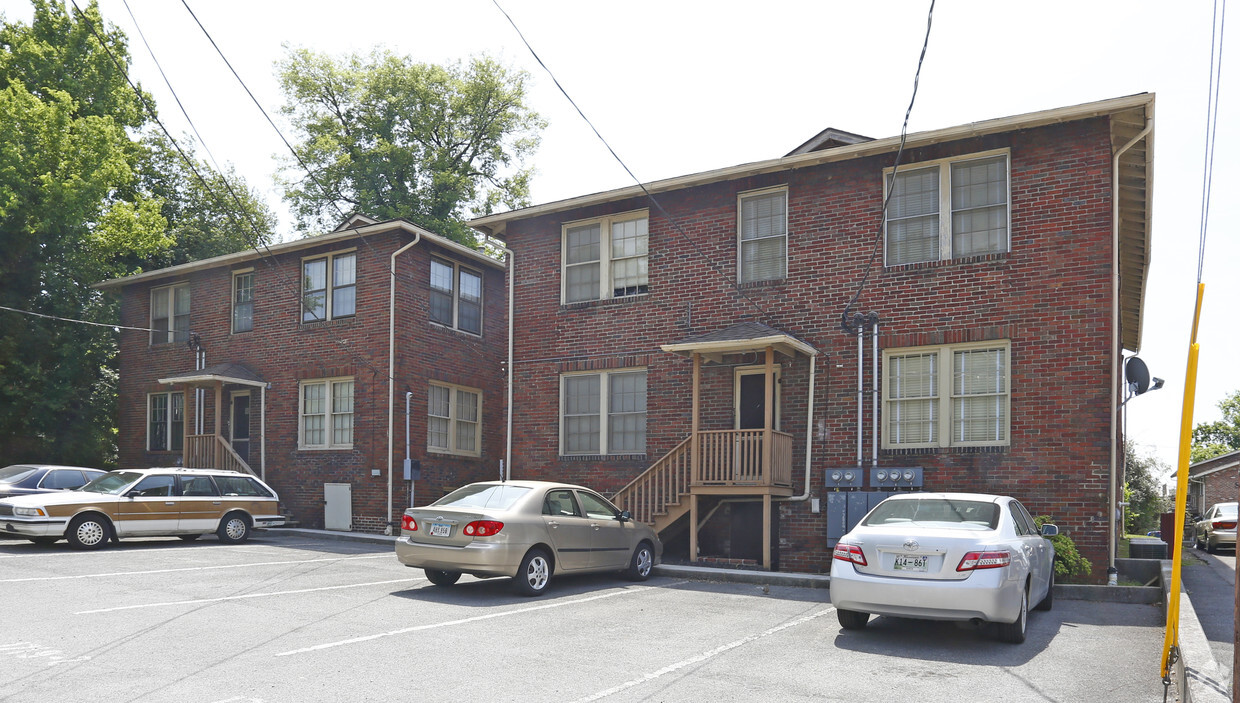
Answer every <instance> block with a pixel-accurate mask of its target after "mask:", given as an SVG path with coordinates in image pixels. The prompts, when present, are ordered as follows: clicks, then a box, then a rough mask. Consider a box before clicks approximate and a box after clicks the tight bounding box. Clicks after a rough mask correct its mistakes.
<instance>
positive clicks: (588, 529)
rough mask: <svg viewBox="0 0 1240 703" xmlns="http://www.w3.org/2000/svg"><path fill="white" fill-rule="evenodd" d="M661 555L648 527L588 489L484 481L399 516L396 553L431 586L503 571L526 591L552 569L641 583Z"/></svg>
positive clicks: (536, 589)
mask: <svg viewBox="0 0 1240 703" xmlns="http://www.w3.org/2000/svg"><path fill="white" fill-rule="evenodd" d="M662 555H663V543H662V542H660V541H659V538H658V536H657V535H655V533H654V530H653V529H651V527H650V526H649V525H646V524H644V523H640V522H635V521H634V520H633V518H632V516H630V515H629V513H628V511H621V510H620V509H619V508H617V507H616V506H615V505H613V504H612V503H611V501H609V500H607V499H606V498H604V497H603V496H601V495H599V494H598V493H595V492H594V491H591V490H590V489H588V488H583V487H581V486H574V485H571V484H565V483H550V482H545V481H503V482H501V481H489V482H483V483H472V484H470V485H468V486H464V487H462V488H459V489H457V490H455V491H453V492H452V493H449V494H448V495H446V496H444V497H443V498H440V499H439V500H437V501H435V502H434V503H431V504H430V505H428V506H425V507H421V508H409V509H408V510H406V511H405V514H404V516H403V517H402V518H401V530H400V539H398V540H397V541H396V557H397V558H398V559H399V560H400V562H401V563H402V564H404V565H405V566H411V567H418V568H422V569H424V570H425V572H426V578H427V579H428V580H429V581H430V582H431V583H433V584H435V585H437V586H450V585H452V584H454V583H456V582H457V580H458V579H460V577H461V574H471V575H473V576H478V577H482V578H486V577H491V576H511V577H512V578H513V585H514V587H515V588H516V591H517V592H518V593H520V594H523V595H529V596H534V595H538V594H540V593H542V592H543V591H544V590H546V588H547V586H548V585H549V584H550V583H551V577H552V575H559V574H581V573H588V572H597V571H623V572H624V573H625V575H626V576H628V577H629V578H630V579H633V580H636V581H644V580H646V579H647V578H648V577H649V576H650V570H651V569H652V568H653V567H654V565H655V564H657V563H658V562H659V559H660V558H662Z"/></svg>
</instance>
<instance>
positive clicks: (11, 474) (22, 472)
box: [0, 464, 38, 483]
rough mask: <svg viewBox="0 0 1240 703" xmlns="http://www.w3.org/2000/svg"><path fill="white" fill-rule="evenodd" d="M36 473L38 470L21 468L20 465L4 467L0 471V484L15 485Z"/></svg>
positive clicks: (29, 467)
mask: <svg viewBox="0 0 1240 703" xmlns="http://www.w3.org/2000/svg"><path fill="white" fill-rule="evenodd" d="M36 471H38V469H36V468H35V467H33V466H23V465H21V464H14V465H12V466H6V467H4V468H3V469H0V483H17V482H18V481H21V480H22V479H24V478H26V477H27V476H29V475H30V474H32V473H34V472H36Z"/></svg>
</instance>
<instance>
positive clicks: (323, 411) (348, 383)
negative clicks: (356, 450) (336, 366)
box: [298, 378, 353, 449]
mask: <svg viewBox="0 0 1240 703" xmlns="http://www.w3.org/2000/svg"><path fill="white" fill-rule="evenodd" d="M300 415H301V422H300V423H299V424H300V430H301V431H300V433H299V434H300V441H299V442H298V446H299V448H301V449H351V448H352V447H353V379H351V378H326V379H316V380H313V381H302V382H301V409H300Z"/></svg>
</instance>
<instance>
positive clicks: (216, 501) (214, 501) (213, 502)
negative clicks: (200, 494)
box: [211, 500, 221, 505]
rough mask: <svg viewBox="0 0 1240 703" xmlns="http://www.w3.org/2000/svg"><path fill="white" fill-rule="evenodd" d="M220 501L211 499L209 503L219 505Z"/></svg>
mask: <svg viewBox="0 0 1240 703" xmlns="http://www.w3.org/2000/svg"><path fill="white" fill-rule="evenodd" d="M220 503H221V501H218V500H213V501H211V505H219V504H220Z"/></svg>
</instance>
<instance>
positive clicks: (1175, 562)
mask: <svg viewBox="0 0 1240 703" xmlns="http://www.w3.org/2000/svg"><path fill="white" fill-rule="evenodd" d="M1205 290H1206V287H1205V284H1204V283H1198V284H1197V307H1196V309H1195V310H1194V311H1193V331H1192V336H1191V338H1190V340H1189V346H1188V369H1187V370H1186V371H1185V374H1184V407H1183V410H1182V411H1181V415H1180V455H1179V459H1178V461H1177V467H1176V487H1175V536H1174V537H1173V539H1175V542H1174V543H1173V544H1172V546H1173V547H1174V546H1177V545H1182V544H1184V513H1185V511H1186V509H1187V503H1188V463H1189V462H1188V457H1189V453H1190V452H1189V450H1190V448H1191V447H1192V441H1193V399H1194V397H1195V395H1196V392H1197V355H1198V353H1199V352H1200V350H1201V348H1200V345H1198V344H1197V324H1198V322H1200V320H1201V299H1202V297H1203V296H1204V295H1205ZM1173 553H1175V554H1178V550H1173ZM1180 562H1181V559H1172V560H1171V589H1170V590H1171V592H1170V594H1169V595H1168V603H1167V625H1166V629H1165V631H1164V633H1163V651H1162V675H1163V678H1166V677H1167V674H1168V672H1169V671H1170V655H1171V647H1172V645H1173V644H1175V645H1177V646H1178V644H1179V639H1180V638H1179V625H1180Z"/></svg>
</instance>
